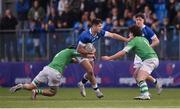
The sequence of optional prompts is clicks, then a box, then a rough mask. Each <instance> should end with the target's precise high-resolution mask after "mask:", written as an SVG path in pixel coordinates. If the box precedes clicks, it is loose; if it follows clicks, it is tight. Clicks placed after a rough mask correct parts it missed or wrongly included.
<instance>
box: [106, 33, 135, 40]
mask: <svg viewBox="0 0 180 109" xmlns="http://www.w3.org/2000/svg"><path fill="white" fill-rule="evenodd" d="M107 36H108V37H111V38H113V39H117V40H120V41H124V42H128V41H130V40H131V39H132V38H131V37H129V38H126V37H123V36H121V35H119V34H116V33H111V32H107Z"/></svg>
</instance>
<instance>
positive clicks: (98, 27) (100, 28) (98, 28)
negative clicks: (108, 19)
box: [95, 23, 102, 32]
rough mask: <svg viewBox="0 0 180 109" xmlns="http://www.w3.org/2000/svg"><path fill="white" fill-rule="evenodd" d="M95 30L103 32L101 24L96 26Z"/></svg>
mask: <svg viewBox="0 0 180 109" xmlns="http://www.w3.org/2000/svg"><path fill="white" fill-rule="evenodd" d="M95 30H96V31H97V32H100V31H101V30H102V24H101V23H100V24H98V25H96V26H95Z"/></svg>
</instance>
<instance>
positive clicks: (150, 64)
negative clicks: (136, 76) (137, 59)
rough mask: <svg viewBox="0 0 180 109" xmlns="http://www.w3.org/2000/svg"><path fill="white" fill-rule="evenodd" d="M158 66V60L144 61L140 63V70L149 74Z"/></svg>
mask: <svg viewBox="0 0 180 109" xmlns="http://www.w3.org/2000/svg"><path fill="white" fill-rule="evenodd" d="M158 65H159V59H158V58H150V59H146V60H144V61H143V62H142V63H141V67H140V70H143V71H147V72H148V73H149V74H151V73H152V71H153V70H154V69H155V68H157V67H158Z"/></svg>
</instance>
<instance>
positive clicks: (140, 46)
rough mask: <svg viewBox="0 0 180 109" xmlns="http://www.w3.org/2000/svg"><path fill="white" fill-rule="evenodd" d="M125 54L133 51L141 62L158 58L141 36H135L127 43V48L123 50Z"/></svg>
mask: <svg viewBox="0 0 180 109" xmlns="http://www.w3.org/2000/svg"><path fill="white" fill-rule="evenodd" d="M123 50H124V51H126V52H129V51H130V50H133V51H134V52H135V54H137V55H138V56H139V57H140V58H141V59H142V61H144V60H146V59H150V58H158V56H157V54H156V52H155V51H154V49H153V48H152V47H151V46H150V44H149V42H148V40H147V39H146V38H144V37H143V36H142V37H141V36H136V37H135V38H133V39H132V40H131V41H130V42H128V44H127V46H126V47H124V49H123Z"/></svg>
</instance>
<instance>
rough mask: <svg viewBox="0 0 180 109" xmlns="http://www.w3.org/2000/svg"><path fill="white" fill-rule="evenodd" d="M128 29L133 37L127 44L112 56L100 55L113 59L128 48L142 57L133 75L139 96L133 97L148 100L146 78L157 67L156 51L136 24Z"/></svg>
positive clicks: (124, 52)
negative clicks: (134, 75)
mask: <svg viewBox="0 0 180 109" xmlns="http://www.w3.org/2000/svg"><path fill="white" fill-rule="evenodd" d="M129 30H130V33H132V36H134V38H133V39H132V40H131V41H129V42H128V44H127V46H125V47H124V49H123V50H121V51H119V52H117V53H116V54H114V55H112V56H102V59H103V60H115V59H118V58H121V57H123V56H124V55H125V54H126V53H128V52H129V51H130V50H133V51H134V52H135V53H136V54H137V55H138V56H139V57H140V58H141V59H142V62H141V64H140V65H139V69H138V71H137V75H136V77H135V79H136V80H137V82H138V86H139V88H140V96H137V97H135V98H134V99H140V100H150V95H149V91H148V86H147V83H146V79H147V78H148V77H149V76H150V74H151V72H152V71H153V70H154V69H155V68H157V67H158V65H159V59H158V56H157V54H156V52H155V51H154V50H153V48H152V47H151V46H150V44H149V41H148V40H147V39H146V38H145V37H143V36H141V35H142V31H141V29H140V28H139V27H138V26H137V25H135V26H132V27H130V28H129Z"/></svg>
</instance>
